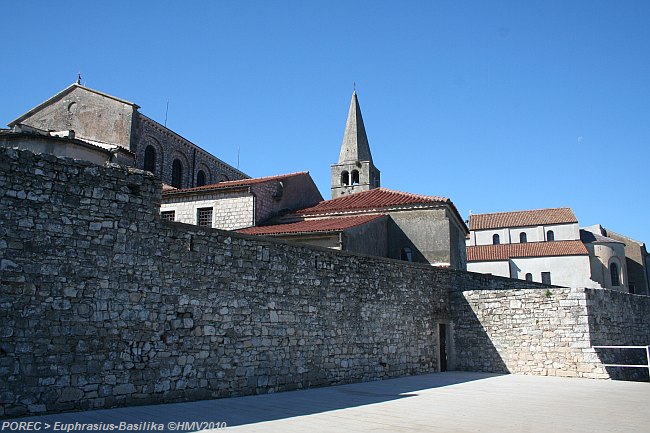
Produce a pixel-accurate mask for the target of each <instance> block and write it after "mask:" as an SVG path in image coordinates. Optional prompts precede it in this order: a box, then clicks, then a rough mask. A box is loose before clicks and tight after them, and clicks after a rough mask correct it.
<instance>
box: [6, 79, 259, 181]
mask: <svg viewBox="0 0 650 433" xmlns="http://www.w3.org/2000/svg"><path fill="white" fill-rule="evenodd" d="M139 108H140V107H139V106H138V105H136V104H134V103H132V102H129V101H126V100H124V99H120V98H117V97H115V96H111V95H108V94H106V93H102V92H99V91H97V90H94V89H90V88H88V87H85V86H82V85H81V84H78V83H75V84H72V85H70V86H69V87H67V88H66V89H64V90H62V91H61V92H59V93H57V94H56V95H54V96H52V97H51V98H50V99H48V100H47V101H45V102H43V103H41V104H39V105H38V106H36V107H35V108H33V109H32V110H30V111H28V112H27V113H25V114H23V115H22V116H20V117H18V118H17V119H15V120H13V121H12V122H10V123H9V124H8V125H9V127H11V128H13V127H14V126H16V125H28V126H31V127H34V128H38V129H41V130H45V131H52V130H54V131H62V130H72V131H74V134H75V137H76V138H77V139H79V140H83V141H87V142H88V143H90V144H94V145H96V146H120V147H122V148H124V149H127V150H129V151H130V152H131V153H132V154H133V155H135V163H134V164H135V167H137V168H139V169H142V170H147V171H150V172H152V173H154V174H156V175H158V176H159V177H160V178H161V179H162V180H163V182H164V183H166V184H169V185H172V186H173V187H175V188H191V187H195V186H201V185H207V184H210V183H216V182H220V181H224V180H238V179H245V178H248V176H247V175H246V174H245V173H243V172H241V171H239V170H237V169H236V168H234V167H232V166H230V165H228V164H226V163H225V162H223V161H222V160H220V159H219V158H217V157H215V156H213V155H211V154H210V153H208V152H206V151H205V150H203V149H202V148H200V147H199V146H197V145H196V144H194V143H192V142H191V141H189V140H187V139H185V138H183V137H181V136H180V135H178V134H176V133H175V132H174V131H172V130H170V129H168V128H166V127H165V126H163V125H161V124H160V123H158V122H156V121H154V120H152V119H150V118H149V117H147V116H145V115H144V114H142V113H140V112H139V111H138V109H139Z"/></svg>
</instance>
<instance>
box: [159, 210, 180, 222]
mask: <svg viewBox="0 0 650 433" xmlns="http://www.w3.org/2000/svg"><path fill="white" fill-rule="evenodd" d="M160 219H161V220H163V221H175V220H176V211H173V210H166V211H164V212H160Z"/></svg>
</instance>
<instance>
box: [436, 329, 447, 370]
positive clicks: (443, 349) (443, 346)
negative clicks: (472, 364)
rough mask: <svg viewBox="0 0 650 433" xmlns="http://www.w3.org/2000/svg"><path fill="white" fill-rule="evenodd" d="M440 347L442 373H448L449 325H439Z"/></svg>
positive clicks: (439, 357)
mask: <svg viewBox="0 0 650 433" xmlns="http://www.w3.org/2000/svg"><path fill="white" fill-rule="evenodd" d="M438 345H439V349H440V352H439V354H438V359H439V360H440V365H439V369H440V371H447V324H445V323H439V324H438Z"/></svg>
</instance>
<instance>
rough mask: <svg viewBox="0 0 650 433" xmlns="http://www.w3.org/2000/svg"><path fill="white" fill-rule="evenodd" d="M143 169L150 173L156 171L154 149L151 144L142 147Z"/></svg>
mask: <svg viewBox="0 0 650 433" xmlns="http://www.w3.org/2000/svg"><path fill="white" fill-rule="evenodd" d="M144 169H145V170H147V171H150V172H152V173H155V172H156V149H155V148H154V147H153V146H152V145H149V146H147V147H146V148H145V149H144Z"/></svg>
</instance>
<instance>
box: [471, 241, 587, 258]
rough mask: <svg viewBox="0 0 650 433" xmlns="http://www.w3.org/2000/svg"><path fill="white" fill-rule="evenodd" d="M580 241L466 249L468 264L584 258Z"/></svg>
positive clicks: (584, 250)
mask: <svg viewBox="0 0 650 433" xmlns="http://www.w3.org/2000/svg"><path fill="white" fill-rule="evenodd" d="M586 255H589V252H588V251H587V247H585V245H584V244H583V243H582V242H580V241H557V242H528V243H523V244H502V245H478V246H474V247H467V261H468V262H490V261H504V260H508V259H510V258H516V257H555V256H586Z"/></svg>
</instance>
